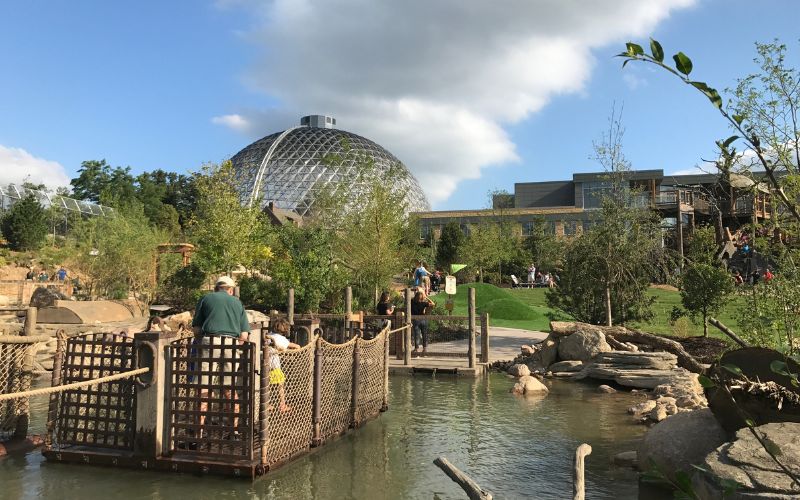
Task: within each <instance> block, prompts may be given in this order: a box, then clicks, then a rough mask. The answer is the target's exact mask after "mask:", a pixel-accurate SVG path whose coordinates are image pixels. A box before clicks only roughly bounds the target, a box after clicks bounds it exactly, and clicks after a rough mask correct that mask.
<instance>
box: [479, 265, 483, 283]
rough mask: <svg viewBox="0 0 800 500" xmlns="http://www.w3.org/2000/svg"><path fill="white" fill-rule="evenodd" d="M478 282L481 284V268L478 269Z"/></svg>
mask: <svg viewBox="0 0 800 500" xmlns="http://www.w3.org/2000/svg"><path fill="white" fill-rule="evenodd" d="M478 281H480V282H481V283H483V268H482V267H479V268H478Z"/></svg>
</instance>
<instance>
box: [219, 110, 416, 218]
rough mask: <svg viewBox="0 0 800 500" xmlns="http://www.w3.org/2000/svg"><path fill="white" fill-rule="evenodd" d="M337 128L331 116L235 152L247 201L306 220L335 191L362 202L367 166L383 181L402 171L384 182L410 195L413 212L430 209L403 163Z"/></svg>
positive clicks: (313, 119) (317, 117)
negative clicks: (321, 197)
mask: <svg viewBox="0 0 800 500" xmlns="http://www.w3.org/2000/svg"><path fill="white" fill-rule="evenodd" d="M335 123H336V121H335V119H333V118H331V117H328V116H320V115H311V116H306V117H303V118H302V119H301V125H300V126H299V127H292V128H289V129H287V130H284V131H283V132H278V133H275V134H271V135H268V136H266V137H264V138H262V139H259V140H258V141H256V142H254V143H252V144H250V145H249V146H247V147H245V148H244V149H242V150H241V151H239V152H238V153H236V155H234V156H233V157H232V158H231V161H232V163H233V167H234V170H235V175H236V179H237V181H238V183H239V190H240V193H241V196H242V201H243V202H244V203H246V204H248V205H249V206H254V205H257V204H260V205H261V206H262V207H263V206H265V205H266V204H267V203H268V202H270V201H271V202H273V203H275V205H276V206H277V207H280V208H283V209H286V210H294V211H295V212H297V213H298V214H299V215H301V216H306V215H309V214H310V213H311V211H312V209H313V207H314V202H315V200H316V197H317V195H319V194H320V193H321V192H322V191H323V190H326V189H329V188H331V187H335V188H336V192H337V193H342V194H343V195H344V196H346V197H347V198H348V200H354V199H358V197H359V194H360V193H362V192H363V190H364V185H363V183H361V182H360V181H359V179H362V178H363V176H360V175H359V171H360V169H362V168H363V162H364V161H368V162H371V164H372V165H373V166H374V168H375V172H376V174H377V175H379V176H381V175H382V174H388V173H389V172H390V171H391V172H397V171H398V169H399V170H400V171H401V172H402V175H391V177H389V176H388V175H387V176H386V177H385V178H387V182H393V183H394V187H395V189H398V190H402V191H403V192H405V193H406V200H407V202H408V211H409V212H414V211H427V210H430V205H429V204H428V201H427V199H426V198H425V194H424V193H423V192H422V188H421V187H420V185H419V183H418V182H417V180H416V179H415V178H414V176H413V175H411V173H410V172H408V170H407V169H406V167H405V166H404V165H403V164H402V163H401V162H400V160H398V159H397V158H396V157H395V156H394V155H392V154H391V153H390V152H389V151H387V150H386V149H384V148H383V147H381V146H380V145H379V144H377V143H375V142H373V141H371V140H369V139H366V138H364V137H361V136H359V135H356V134H353V133H351V132H346V131H344V130H338V129H335V128H334V126H335ZM332 158H334V159H335V160H333V161H332V160H331V159H332ZM348 200H343V203H342V205H343V206H346V205H347V202H348Z"/></svg>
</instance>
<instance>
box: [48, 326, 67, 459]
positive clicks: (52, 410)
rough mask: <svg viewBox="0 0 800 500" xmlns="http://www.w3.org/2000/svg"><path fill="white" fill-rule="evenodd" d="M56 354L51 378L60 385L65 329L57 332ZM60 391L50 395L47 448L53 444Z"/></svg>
mask: <svg viewBox="0 0 800 500" xmlns="http://www.w3.org/2000/svg"><path fill="white" fill-rule="evenodd" d="M56 339H58V340H57V343H56V355H55V357H54V358H53V376H52V378H51V379H50V386H51V387H58V386H59V385H61V367H62V365H63V364H64V356H65V354H66V352H67V334H66V333H64V330H58V331H57V332H56ZM59 396H60V393H58V392H54V393H53V394H51V395H50V405H49V407H48V409H47V435H46V436H45V438H44V446H45V449H49V448H50V447H51V446H52V445H53V433H54V432H55V427H56V419H57V418H58V415H57V414H56V413H57V411H58V398H59Z"/></svg>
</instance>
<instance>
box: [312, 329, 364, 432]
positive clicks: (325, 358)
mask: <svg viewBox="0 0 800 500" xmlns="http://www.w3.org/2000/svg"><path fill="white" fill-rule="evenodd" d="M355 347H356V339H351V340H350V341H348V342H347V343H345V344H331V343H329V342H327V341H325V340H323V341H322V342H320V347H319V349H320V351H321V353H322V369H321V371H322V377H321V378H322V380H321V382H320V403H319V405H320V419H321V421H320V437H321V439H323V440H324V439H328V438H330V437H333V436H337V435H339V434H341V433H343V432H344V431H346V430H347V429H348V428H349V427H350V424H351V423H352V415H351V412H352V410H351V405H350V402H351V401H352V394H353V352H354V350H355Z"/></svg>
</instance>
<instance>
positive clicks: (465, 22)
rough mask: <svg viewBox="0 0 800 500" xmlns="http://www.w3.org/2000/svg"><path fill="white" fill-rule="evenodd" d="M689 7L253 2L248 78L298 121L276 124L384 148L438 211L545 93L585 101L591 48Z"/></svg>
mask: <svg viewBox="0 0 800 500" xmlns="http://www.w3.org/2000/svg"><path fill="white" fill-rule="evenodd" d="M693 3H694V0H649V1H644V0H620V1H616V2H584V1H578V0H573V1H567V0H562V1H559V2H552V1H550V0H506V1H505V2H502V5H501V4H498V3H497V2H477V1H473V2H464V0H440V1H437V2H430V1H427V0H408V1H404V2H364V1H359V0H342V1H339V2H328V1H324V0H274V1H272V2H266V3H265V2H251V3H250V4H249V5H250V8H252V9H253V11H254V13H256V14H257V15H256V16H255V19H258V21H257V22H256V27H255V28H253V29H252V30H251V32H250V33H249V39H250V40H252V41H253V43H255V44H257V45H259V46H261V47H262V48H263V55H262V57H261V58H260V59H259V60H258V61H257V63H256V64H255V65H254V67H253V68H251V70H250V71H249V73H248V76H247V79H248V83H249V84H250V85H252V86H254V87H255V88H257V89H260V90H262V91H264V92H265V93H267V94H268V95H270V96H272V97H273V98H277V99H278V100H279V101H280V102H281V105H282V108H281V110H280V117H281V119H283V118H284V117H286V116H287V115H288V116H292V115H293V116H294V118H293V119H292V121H291V122H289V123H285V122H284V123H282V124H281V125H282V126H283V127H285V126H288V125H291V124H294V123H295V122H296V121H297V120H298V119H299V117H300V116H302V115H305V114H315V113H320V114H330V115H334V116H336V118H337V121H338V123H339V126H340V127H341V128H343V129H345V130H349V131H352V132H355V133H358V134H361V135H364V136H366V137H369V138H370V139H374V140H375V141H377V142H378V143H380V144H382V145H383V146H385V147H386V148H387V149H389V150H390V151H392V152H393V153H394V154H395V155H396V156H397V157H398V158H400V159H401V160H402V161H403V162H404V163H405V164H406V165H408V166H409V168H410V169H411V170H412V172H413V173H414V174H415V175H416V176H417V177H418V178H419V179H420V181H422V183H423V185H424V188H425V191H426V193H427V194H428V196H429V198H430V199H431V201H432V202H433V203H434V204H435V203H436V202H440V201H442V200H444V199H446V198H447V197H448V196H449V195H450V194H451V193H452V192H453V190H454V189H455V188H456V186H457V184H458V182H459V181H460V180H462V179H469V178H473V179H474V178H478V177H480V176H481V170H482V169H483V168H485V167H488V166H492V165H498V164H502V163H507V162H513V161H515V160H517V154H516V150H515V145H514V143H513V142H512V141H511V139H510V138H509V136H508V134H507V133H506V131H505V129H504V127H506V126H508V125H511V124H514V123H517V122H519V121H521V120H524V119H526V118H527V117H529V116H530V115H531V114H532V113H536V112H537V111H539V110H541V109H542V108H543V107H544V106H546V105H547V103H548V102H549V101H550V99H551V98H553V97H554V96H555V95H558V94H564V93H580V92H583V91H584V90H585V86H586V84H587V83H588V81H589V78H590V76H591V70H592V68H593V66H594V64H595V59H594V56H593V55H592V50H593V49H596V48H599V47H605V46H607V45H609V44H611V43H617V44H621V43H622V42H623V41H626V39H628V38H641V37H644V36H646V35H648V34H650V33H651V32H652V31H653V29H654V28H655V26H656V25H657V24H658V23H659V22H661V21H663V20H664V19H666V18H667V17H668V16H669V15H670V13H671V12H672V11H673V10H675V9H677V8H683V7H687V6H689V5H692V4H693ZM271 114H272V113H266V112H254V113H249V112H248V113H247V115H248V119H249V124H248V126H247V127H245V126H238V125H237V124H236V123H237V122H235V121H231V123H225V124H226V125H228V126H231V127H232V128H237V127H238V128H239V129H240V130H242V131H245V132H246V133H248V135H252V134H253V133H256V131H257V133H258V135H265V134H267V133H271V132H274V131H276V130H278V129H275V128H267V125H275V122H276V121H277V120H276V117H275V116H271ZM228 116H237V117H240V115H228ZM218 118H220V121H221V120H222V118H224V117H218ZM242 119H243V120H244V118H243V117H242ZM576 119H577V117H576Z"/></svg>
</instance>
